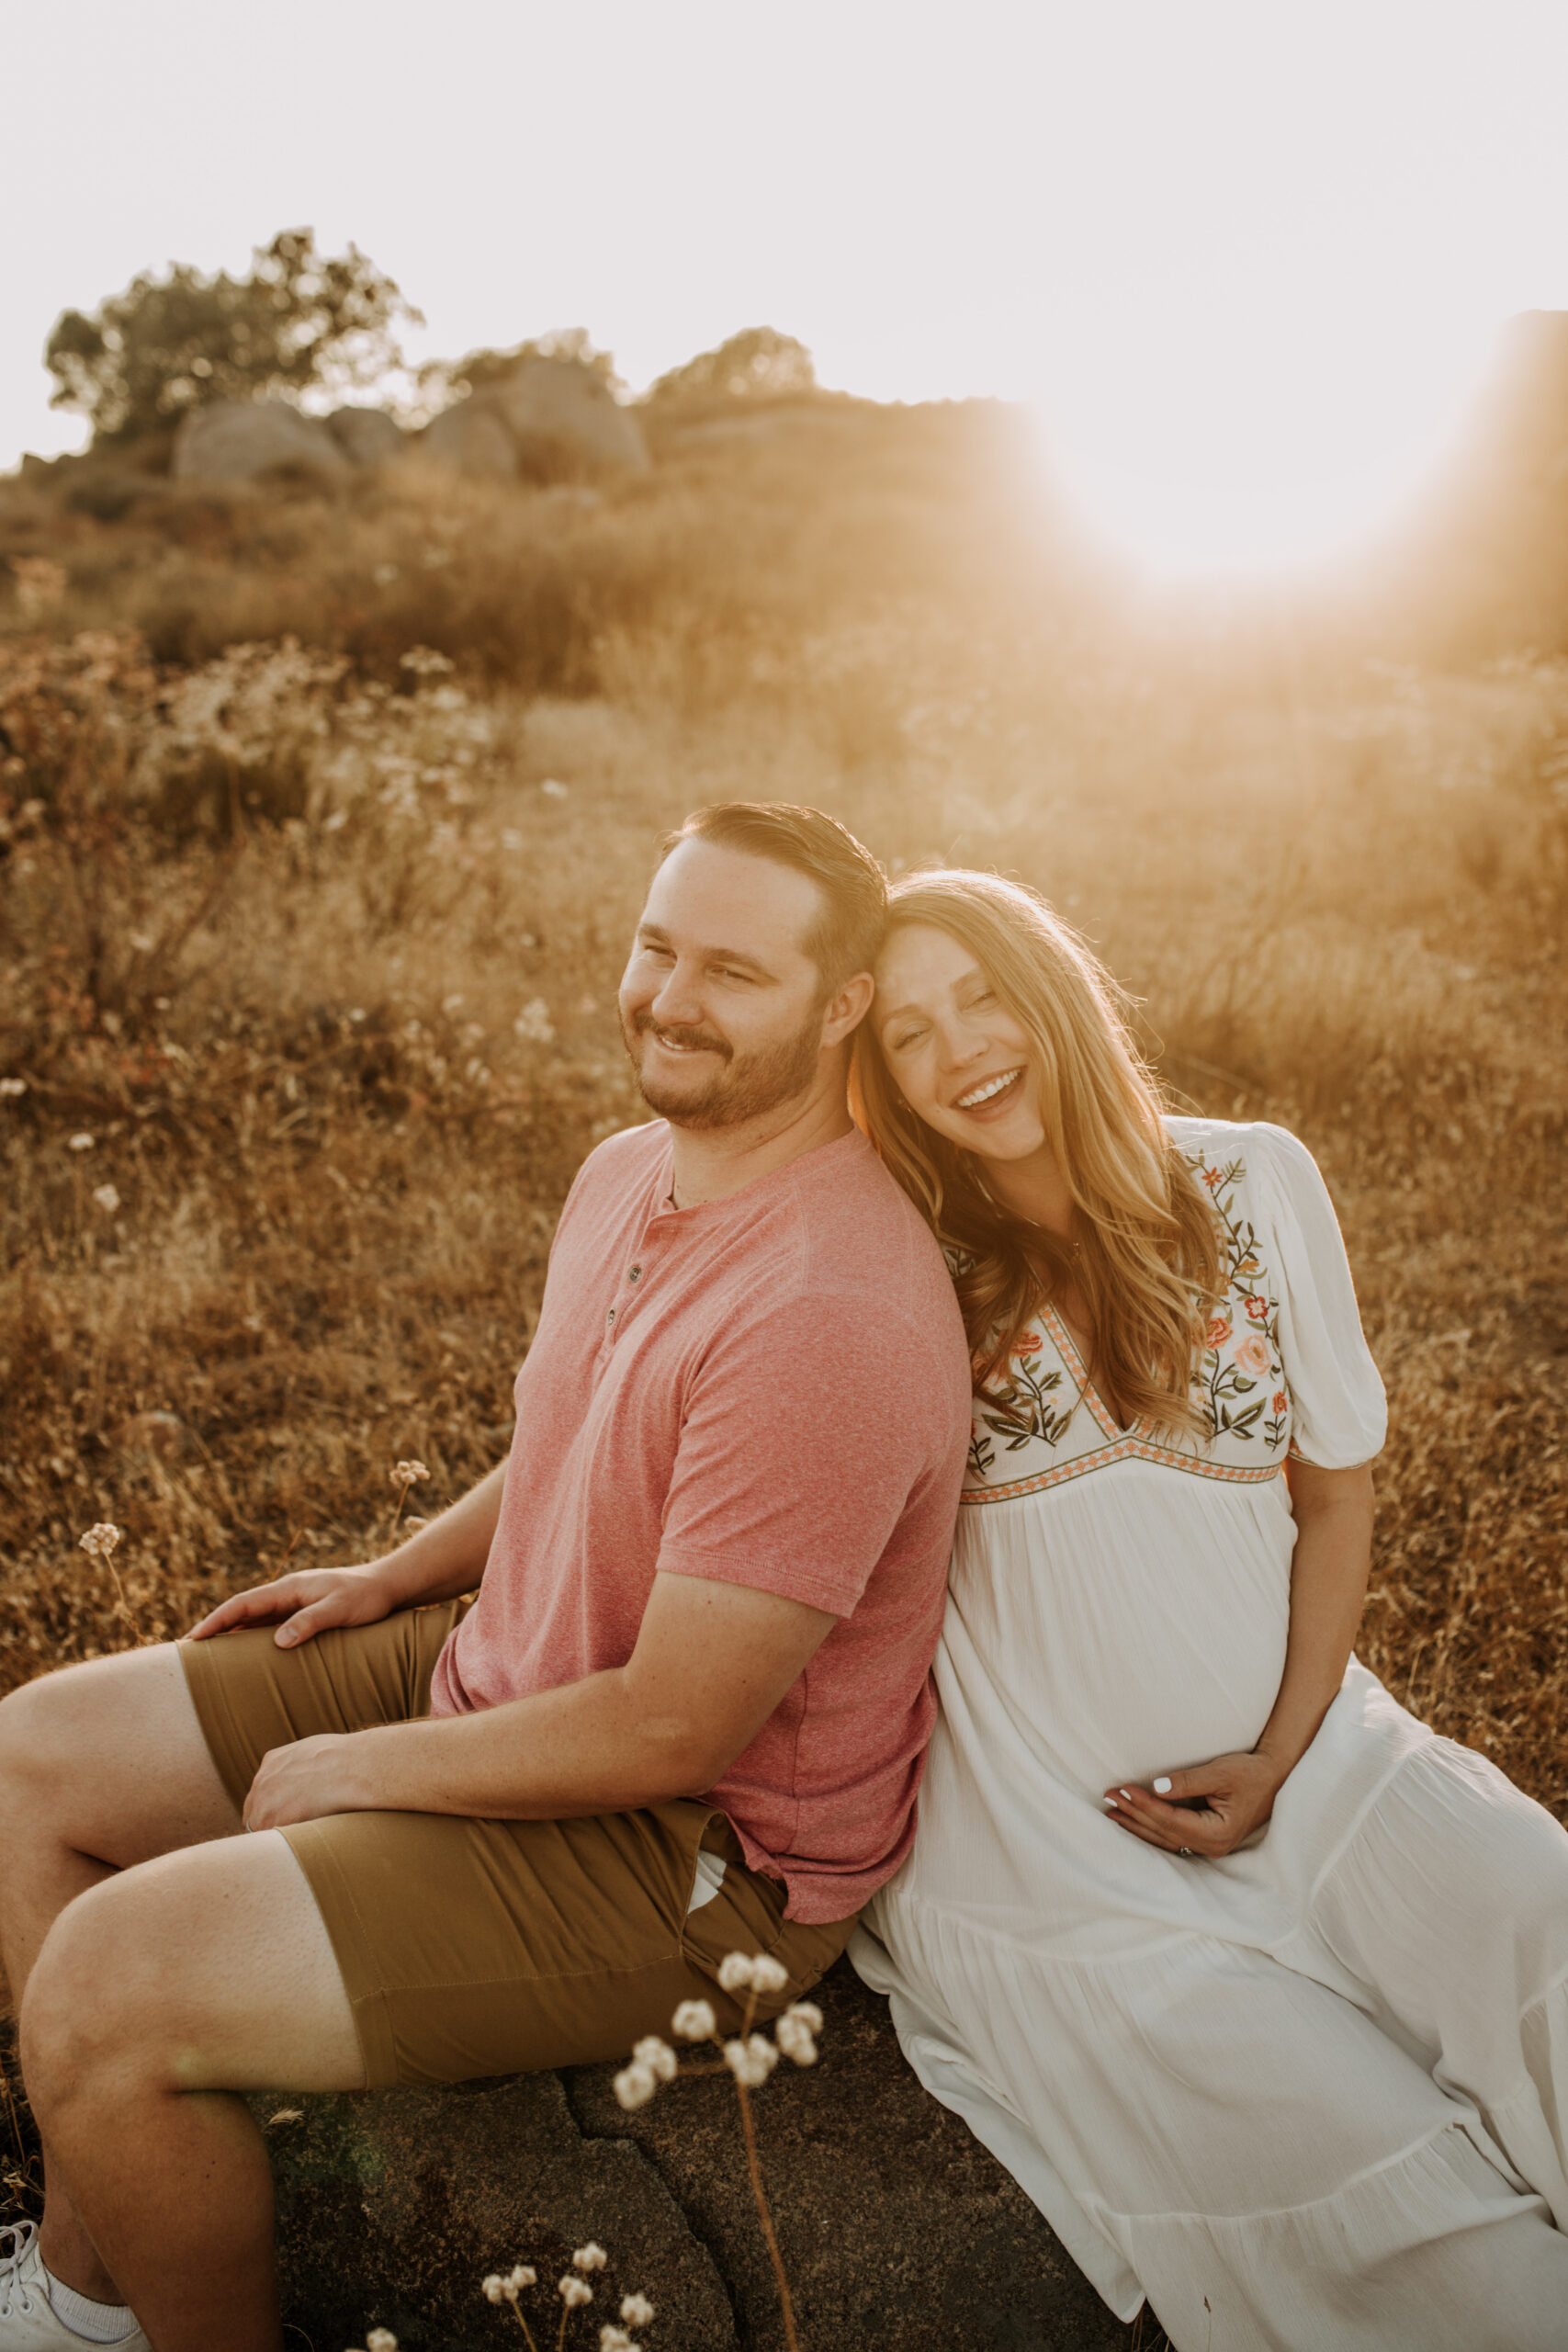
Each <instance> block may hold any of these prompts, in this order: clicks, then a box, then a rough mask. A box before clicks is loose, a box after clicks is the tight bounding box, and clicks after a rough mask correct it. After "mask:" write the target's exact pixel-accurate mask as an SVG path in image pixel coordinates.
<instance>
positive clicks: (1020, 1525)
mask: <svg viewBox="0 0 1568 2352" xmlns="http://www.w3.org/2000/svg"><path fill="white" fill-rule="evenodd" d="M1109 1475H1110V1474H1097V1476H1096V1477H1091V1478H1089V1479H1086V1480H1084V1481H1083V1484H1084V1486H1085V1487H1089V1486H1092V1485H1094V1484H1096V1483H1098V1481H1099V1478H1100V1477H1104V1476H1109ZM1167 1476H1168V1478H1171V1479H1180V1483H1181V1485H1184V1486H1186V1487H1202V1486H1206V1485H1207V1484H1208V1482H1206V1481H1201V1480H1199V1479H1196V1478H1190V1477H1189V1478H1185V1479H1181V1478H1180V1474H1167ZM1060 1491H1061V1492H1062V1494H1063V1495H1064V1496H1068V1497H1070V1496H1071V1493H1072V1490H1071V1488H1070V1487H1069V1488H1066V1489H1063V1490H1060ZM1043 1499H1044V1500H1045V1501H1046V1502H1047V1503H1050V1502H1052V1501H1054V1500H1055V1498H1054V1497H1049V1496H1048V1497H1046V1498H1043ZM1075 1499H1077V1498H1075ZM1084 1499H1085V1500H1086V1501H1087V1502H1088V1503H1089V1505H1090V1506H1091V1507H1093V1508H1092V1510H1091V1511H1086V1510H1084V1509H1083V1508H1082V1506H1081V1504H1080V1507H1079V1509H1078V1510H1077V1512H1076V1514H1069V1513H1067V1512H1065V1511H1062V1510H1052V1511H1051V1512H1050V1513H1049V1515H1047V1514H1045V1513H1043V1512H1042V1513H1038V1514H1035V1515H1033V1516H1032V1518H1031V1517H1026V1516H1024V1514H1022V1513H1020V1514H1018V1516H1017V1517H1016V1518H1013V1519H1011V1520H1010V1521H1004V1520H1003V1518H1002V1515H1001V1513H999V1512H998V1513H997V1514H996V1516H995V1518H994V1520H993V1517H992V1512H991V1510H969V1511H965V1512H964V1513H963V1514H961V1518H962V1520H963V1521H974V1520H979V1519H984V1520H987V1521H991V1523H990V1524H988V1525H987V1526H986V1527H985V1528H984V1529H983V1530H981V1529H974V1530H971V1529H970V1528H969V1527H968V1526H967V1525H964V1526H961V1530H960V1542H959V1545H958V1548H957V1550H956V1551H955V1553H954V1557H953V1576H952V1579H951V1597H950V1600H949V1607H948V1613H947V1623H946V1625H945V1627H944V1631H943V1636H942V1650H941V1653H940V1655H939V1657H938V1663H937V1679H938V1689H939V1692H940V1695H941V1698H942V1706H943V1709H944V1712H945V1713H946V1715H947V1719H948V1724H949V1727H950V1730H951V1732H952V1734H953V1736H954V1738H956V1739H957V1740H958V1741H959V1742H960V1744H961V1745H967V1744H969V1742H971V1741H974V1740H980V1741H990V1740H994V1738H995V1737H997V1736H998V1735H1000V1734H1001V1726H1002V1725H1003V1724H1005V1725H1006V1727H1007V1728H1006V1733H1005V1736H1002V1744H1003V1745H1004V1746H1006V1747H1009V1748H1010V1749H1011V1750H1012V1752H1013V1753H1014V1755H1015V1756H1019V1755H1021V1753H1022V1752H1027V1754H1029V1755H1030V1756H1032V1757H1033V1758H1036V1759H1037V1760H1038V1762H1039V1765H1040V1766H1041V1768H1042V1769H1043V1770H1046V1771H1048V1772H1049V1773H1050V1774H1051V1775H1052V1777H1054V1778H1055V1779H1058V1780H1063V1781H1067V1782H1069V1783H1070V1784H1071V1785H1072V1786H1074V1787H1076V1788H1077V1789H1079V1790H1081V1791H1082V1792H1084V1793H1085V1794H1088V1795H1092V1796H1094V1797H1096V1798H1098V1796H1099V1795H1100V1792H1101V1791H1102V1790H1103V1789H1105V1788H1107V1787H1110V1786H1111V1785H1112V1784H1113V1783H1114V1782H1115V1781H1121V1780H1137V1781H1145V1782H1146V1781H1149V1780H1150V1779H1151V1778H1152V1777H1153V1776H1154V1775H1155V1774H1156V1772H1164V1771H1170V1770H1173V1769H1176V1768H1179V1767H1180V1766H1182V1765H1187V1764H1198V1763H1201V1762H1203V1761H1205V1760H1206V1759H1207V1758H1209V1757H1211V1756H1219V1755H1223V1754H1225V1753H1226V1752H1228V1751H1230V1750H1232V1749H1236V1748H1247V1747H1251V1746H1252V1745H1253V1743H1254V1741H1255V1740H1256V1739H1257V1738H1258V1734H1259V1732H1260V1731H1261V1730H1262V1728H1263V1725H1264V1724H1265V1722H1266V1721H1267V1720H1268V1716H1269V1710H1270V1709H1271V1707H1272V1706H1273V1703H1274V1700H1275V1697H1276V1695H1277V1693H1278V1691H1279V1687H1280V1676H1281V1674H1282V1673H1283V1671H1284V1664H1285V1645H1286V1638H1287V1635H1288V1633H1289V1628H1290V1559H1291V1549H1292V1542H1293V1534H1294V1530H1293V1526H1292V1522H1291V1521H1290V1518H1289V1516H1288V1514H1287V1513H1285V1512H1284V1511H1282V1510H1281V1509H1280V1504H1279V1503H1278V1501H1276V1500H1275V1499H1274V1498H1272V1497H1271V1496H1270V1495H1269V1491H1268V1490H1267V1489H1258V1488H1242V1489H1239V1490H1236V1489H1229V1490H1222V1497H1221V1499H1222V1503H1223V1506H1224V1508H1222V1510H1220V1511H1218V1512H1217V1513H1216V1512H1215V1510H1213V1503H1212V1498H1211V1497H1209V1496H1200V1497H1196V1498H1188V1497H1187V1496H1186V1495H1184V1494H1182V1493H1181V1492H1180V1491H1179V1490H1178V1492H1177V1493H1176V1494H1175V1496H1174V1497H1170V1498H1166V1497H1162V1498H1161V1499H1162V1500H1165V1499H1168V1500H1169V1501H1170V1502H1171V1503H1172V1505H1173V1508H1171V1509H1169V1510H1161V1511H1160V1512H1159V1513H1158V1514H1157V1516H1155V1517H1153V1519H1152V1523H1151V1516H1150V1514H1148V1513H1147V1512H1146V1511H1145V1512H1139V1513H1137V1515H1136V1517H1135V1519H1134V1524H1133V1525H1132V1526H1131V1527H1129V1526H1126V1525H1123V1524H1122V1523H1120V1521H1119V1520H1118V1517H1117V1514H1116V1513H1115V1512H1114V1511H1113V1510H1107V1508H1106V1506H1107V1504H1108V1503H1112V1502H1114V1501H1115V1500H1116V1499H1117V1498H1114V1497H1111V1496H1101V1497H1098V1498H1096V1497H1089V1498H1084ZM1133 1499H1134V1502H1137V1501H1138V1500H1141V1499H1142V1498H1140V1497H1137V1496H1136V1495H1134V1498H1133ZM1189 1500H1191V1501H1192V1502H1195V1503H1198V1504H1203V1503H1208V1504H1209V1505H1210V1508H1208V1509H1206V1510H1202V1509H1201V1510H1191V1509H1188V1510H1185V1511H1184V1510H1183V1508H1182V1506H1183V1505H1187V1504H1188V1503H1189ZM1123 1516H1124V1515H1123ZM1075 1518H1076V1520H1077V1521H1079V1522H1084V1521H1087V1524H1078V1525H1075V1524H1074V1520H1075ZM987 1726H990V1728H987Z"/></svg>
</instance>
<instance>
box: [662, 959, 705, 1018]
mask: <svg viewBox="0 0 1568 2352" xmlns="http://www.w3.org/2000/svg"><path fill="white" fill-rule="evenodd" d="M697 980H698V975H697V973H696V972H694V971H693V970H692V969H690V968H689V967H688V966H686V965H685V964H683V963H676V964H673V965H671V968H670V970H669V971H668V972H666V973H665V975H664V978H663V979H662V980H661V981H660V986H659V992H658V994H657V995H656V996H655V998H654V1000H653V1002H652V1004H651V1005H650V1006H649V1011H650V1012H652V1014H653V1017H654V1019H655V1020H656V1021H660V1022H662V1023H664V1024H665V1026H666V1027H667V1028H671V1029H682V1028H683V1029H695V1028H698V1027H700V1025H701V1023H702V1013H703V1006H702V994H701V990H700V989H699V988H698V986H697Z"/></svg>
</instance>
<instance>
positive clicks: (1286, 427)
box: [1038, 321, 1486, 579]
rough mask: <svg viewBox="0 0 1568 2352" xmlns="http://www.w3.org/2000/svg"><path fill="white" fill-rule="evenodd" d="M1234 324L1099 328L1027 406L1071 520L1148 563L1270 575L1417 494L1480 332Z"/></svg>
mask: <svg viewBox="0 0 1568 2352" xmlns="http://www.w3.org/2000/svg"><path fill="white" fill-rule="evenodd" d="M1246 329H1247V322H1245V321H1244V322H1241V328H1240V330H1239V331H1234V332H1232V333H1231V334H1229V335H1227V336H1224V337H1223V338H1222V336H1221V335H1219V334H1216V333H1215V332H1213V330H1212V329H1211V331H1210V332H1209V333H1207V334H1205V333H1203V332H1202V331H1201V328H1197V327H1195V328H1194V330H1193V332H1192V334H1191V335H1190V338H1187V339H1184V340H1182V341H1179V342H1177V343H1176V345H1175V347H1169V346H1168V347H1166V348H1164V349H1162V350H1158V351H1151V350H1150V349H1148V348H1147V346H1146V340H1145V337H1144V336H1142V335H1140V336H1139V338H1138V342H1139V345H1140V347H1139V348H1137V349H1134V348H1131V347H1128V348H1122V349H1119V348H1117V346H1116V340H1115V338H1113V337H1111V336H1107V337H1105V338H1104V339H1102V340H1101V341H1100V345H1099V348H1098V350H1096V351H1095V352H1094V353H1093V355H1092V365H1091V364H1090V355H1089V353H1086V354H1085V355H1084V356H1083V359H1082V361H1081V362H1080V363H1079V365H1078V366H1077V367H1076V368H1074V370H1073V372H1072V375H1071V376H1070V377H1068V378H1066V379H1065V380H1059V381H1058V382H1057V383H1056V385H1055V387H1054V388H1053V390H1051V391H1050V392H1049V393H1048V394H1047V395H1046V396H1045V397H1044V398H1043V400H1042V401H1040V402H1039V403H1038V410H1039V414H1040V418H1041V424H1042V430H1043V439H1044V444H1045V447H1046V451H1047V456H1048V461H1049V463H1050V465H1051V469H1052V471H1053V473H1054V474H1055V477H1056V479H1057V481H1059V482H1060V484H1061V485H1062V487H1063V488H1064V489H1065V491H1066V493H1067V495H1068V497H1069V498H1070V500H1071V501H1072V503H1073V504H1074V505H1075V507H1076V508H1077V511H1078V513H1079V515H1080V517H1081V518H1082V520H1083V522H1084V524H1085V525H1086V526H1087V527H1088V528H1089V530H1090V531H1091V532H1092V533H1094V534H1095V535H1096V536H1098V537H1100V538H1101V539H1102V540H1105V541H1107V542H1109V543H1110V544H1111V545H1112V546H1114V547H1116V548H1119V549H1121V550H1122V551H1123V552H1124V553H1125V554H1127V555H1129V556H1130V557H1131V558H1132V559H1133V560H1134V562H1135V563H1136V564H1137V565H1138V566H1139V568H1140V569H1142V570H1143V571H1145V572H1146V573H1147V574H1149V575H1150V576H1151V577H1155V578H1165V579H1201V578H1204V577H1212V578H1216V579H1221V578H1225V577H1232V578H1234V577H1235V576H1237V575H1248V574H1258V575H1261V574H1269V573H1280V572H1286V571H1298V570H1301V569H1303V568H1304V567H1307V566H1314V565H1318V564H1321V563H1323V562H1325V561H1328V560H1333V559H1334V558H1335V557H1337V556H1340V555H1343V554H1347V553H1350V552H1352V551H1353V550H1354V549H1355V548H1356V547H1357V546H1358V545H1359V544H1361V543H1364V542H1365V541H1366V540H1367V539H1369V538H1370V537H1372V536H1373V535H1375V534H1376V533H1377V531H1378V530H1379V529H1380V528H1381V527H1382V526H1383V525H1385V524H1386V523H1388V522H1390V521H1392V520H1393V519H1394V518H1395V517H1397V516H1398V515H1399V514H1400V513H1401V512H1402V511H1404V510H1407V509H1408V508H1409V507H1410V506H1411V505H1412V503H1414V502H1415V501H1416V499H1417V498H1418V497H1419V494H1420V492H1421V488H1422V485H1423V482H1424V481H1426V480H1427V479H1428V478H1429V477H1430V476H1431V475H1432V473H1433V471H1434V469H1436V467H1437V466H1438V462H1439V461H1440V459H1441V458H1442V456H1443V454H1444V452H1445V450H1446V449H1447V448H1448V447H1450V446H1451V444H1452V442H1453V439H1454V436H1455V434H1456V432H1457V430H1458V429H1459V426H1460V424H1461V419H1462V417H1463V414H1464V413H1465V410H1466V407H1467V405H1468V403H1469V401H1470V400H1471V399H1472V396H1473V394H1474V392H1475V390H1476V387H1477V384H1478V381H1479V379H1480V376H1481V374H1482V371H1483V365H1484V362H1485V359H1486V350H1485V344H1484V339H1483V338H1480V337H1474V338H1472V337H1467V336H1461V335H1450V336H1449V337H1448V338H1447V339H1446V340H1445V341H1444V342H1443V343H1441V344H1438V343H1435V342H1434V340H1433V339H1432V338H1431V337H1430V336H1416V335H1414V334H1412V335H1410V336H1408V337H1406V338H1404V339H1403V340H1402V341H1398V342H1395V341H1393V339H1391V338H1383V339H1382V340H1381V342H1380V343H1378V344H1377V345H1371V344H1369V343H1368V342H1367V341H1365V340H1363V341H1360V342H1358V341H1357V339H1356V338H1355V337H1354V336H1353V335H1352V334H1348V333H1346V334H1338V335H1331V334H1316V333H1314V332H1312V331H1311V330H1310V329H1303V330H1300V331H1297V332H1296V333H1294V334H1291V335H1290V337H1289V338H1288V340H1287V338H1286V337H1284V336H1283V335H1280V336H1275V337H1269V336H1266V335H1257V336H1249V335H1248V334H1247V332H1246ZM1128 342H1129V345H1131V342H1132V338H1131V337H1129V338H1128Z"/></svg>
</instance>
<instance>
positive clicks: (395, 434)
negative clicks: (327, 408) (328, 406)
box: [327, 408, 408, 466]
mask: <svg viewBox="0 0 1568 2352" xmlns="http://www.w3.org/2000/svg"><path fill="white" fill-rule="evenodd" d="M327 430H328V432H329V433H330V434H331V435H332V436H333V440H334V441H335V442H336V443H337V446H338V447H339V448H340V449H341V450H342V451H343V454H344V457H345V458H347V459H348V461H349V463H350V465H354V466H384V465H386V464H387V463H388V462H389V460H390V459H391V458H400V457H401V455H402V453H403V451H404V449H405V448H406V447H408V436H407V435H406V434H405V433H404V432H403V429H402V427H401V425H400V424H399V423H398V421H397V419H396V418H395V417H391V416H389V415H388V414H387V412H386V410H385V409H384V408H334V409H333V413H332V414H331V416H329V417H328V419H327Z"/></svg>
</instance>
